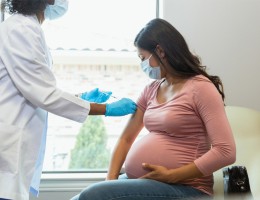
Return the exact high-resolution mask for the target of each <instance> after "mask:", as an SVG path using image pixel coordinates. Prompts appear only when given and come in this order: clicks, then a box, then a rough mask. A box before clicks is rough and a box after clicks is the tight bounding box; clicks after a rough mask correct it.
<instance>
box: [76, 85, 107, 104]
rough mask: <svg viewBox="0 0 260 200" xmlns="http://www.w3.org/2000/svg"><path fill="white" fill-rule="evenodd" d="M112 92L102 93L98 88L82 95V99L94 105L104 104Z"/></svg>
mask: <svg viewBox="0 0 260 200" xmlns="http://www.w3.org/2000/svg"><path fill="white" fill-rule="evenodd" d="M111 94H112V92H101V91H99V89H98V88H95V89H93V90H91V91H89V92H84V93H82V94H81V95H80V98H81V99H84V100H86V101H89V102H94V103H104V102H106V101H107V100H108V99H109V97H110V96H111Z"/></svg>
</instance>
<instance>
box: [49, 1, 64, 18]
mask: <svg viewBox="0 0 260 200" xmlns="http://www.w3.org/2000/svg"><path fill="white" fill-rule="evenodd" d="M67 10H68V0H55V3H54V5H49V4H48V5H47V6H46V9H45V10H44V17H45V19H49V20H53V19H57V18H59V17H61V16H62V15H64V14H65V13H66V12H67Z"/></svg>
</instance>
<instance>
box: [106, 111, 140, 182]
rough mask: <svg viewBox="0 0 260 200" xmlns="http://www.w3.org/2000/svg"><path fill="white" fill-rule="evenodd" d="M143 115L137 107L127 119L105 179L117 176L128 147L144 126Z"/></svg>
mask: <svg viewBox="0 0 260 200" xmlns="http://www.w3.org/2000/svg"><path fill="white" fill-rule="evenodd" d="M143 116H144V113H143V111H141V110H140V109H139V108H138V109H137V111H136V113H135V114H134V115H132V117H131V118H130V119H129V121H128V123H127V125H126V127H125V128H124V130H123V132H122V134H121V136H120V137H119V139H118V141H117V144H116V146H115V149H114V151H113V154H112V157H111V160H110V164H109V168H108V174H107V178H106V180H113V179H117V178H118V176H119V173H120V170H121V168H122V165H123V164H124V161H125V158H126V155H127V153H128V151H129V149H130V148H131V146H132V144H133V142H134V141H135V139H136V137H137V135H138V134H139V133H140V131H141V130H142V128H143V127H144V125H143Z"/></svg>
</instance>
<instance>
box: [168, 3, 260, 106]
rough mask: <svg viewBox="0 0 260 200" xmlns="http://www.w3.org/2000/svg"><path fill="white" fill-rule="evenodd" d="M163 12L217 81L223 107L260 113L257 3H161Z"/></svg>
mask: <svg viewBox="0 0 260 200" xmlns="http://www.w3.org/2000/svg"><path fill="white" fill-rule="evenodd" d="M163 10H164V13H163V18H165V19H166V20H167V21H169V22H170V23H171V24H173V26H175V28H177V29H178V30H179V31H180V32H181V33H182V35H183V36H184V37H185V39H186V41H187V42H188V44H189V47H190V49H191V51H193V52H195V53H196V54H198V55H199V56H200V57H201V60H202V63H203V64H204V65H207V66H208V69H209V71H208V72H209V73H210V74H214V75H218V76H220V77H221V79H222V81H223V83H224V89H225V93H226V104H227V105H236V106H245V107H248V108H253V109H257V110H260V78H259V76H260V0H163Z"/></svg>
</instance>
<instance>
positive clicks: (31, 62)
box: [1, 22, 136, 122]
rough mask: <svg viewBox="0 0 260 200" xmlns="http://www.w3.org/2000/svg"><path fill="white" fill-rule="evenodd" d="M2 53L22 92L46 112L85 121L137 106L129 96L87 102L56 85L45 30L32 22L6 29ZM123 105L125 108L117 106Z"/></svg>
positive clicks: (121, 112) (124, 111)
mask: <svg viewBox="0 0 260 200" xmlns="http://www.w3.org/2000/svg"><path fill="white" fill-rule="evenodd" d="M1 54H3V56H2V58H3V62H4V63H5V66H6V69H7V71H8V73H9V75H10V77H11V79H12V81H13V83H14V85H15V86H16V87H17V89H18V90H19V92H20V93H21V96H22V97H24V98H25V99H26V100H28V101H30V102H31V104H32V105H34V106H37V107H40V108H42V109H44V110H46V111H48V112H51V113H53V114H56V115H59V116H62V117H65V118H68V119H71V120H74V121H78V122H84V121H85V120H86V117H87V116H88V114H92V115H94V114H100V115H102V114H105V115H106V116H120V115H125V114H129V113H133V112H134V111H135V109H136V107H135V104H134V102H132V101H130V100H120V101H119V102H117V103H116V102H115V103H114V104H105V105H98V104H90V103H89V102H86V101H84V100H82V99H80V98H77V97H75V95H73V94H70V93H68V92H65V91H63V90H61V89H59V88H58V87H57V86H56V79H55V77H54V75H53V73H52V72H51V70H50V63H51V60H50V58H49V57H50V56H49V54H48V50H47V47H46V44H45V42H44V34H43V32H42V30H41V28H40V26H39V25H36V24H34V23H32V22H30V23H29V22H28V23H23V24H19V25H18V26H16V27H13V29H11V30H10V31H9V33H8V38H7V39H6V41H5V45H4V48H3V51H2V52H1ZM122 107H126V109H122V110H121V111H120V110H118V108H119V109H120V108H122ZM117 110H118V111H117Z"/></svg>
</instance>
